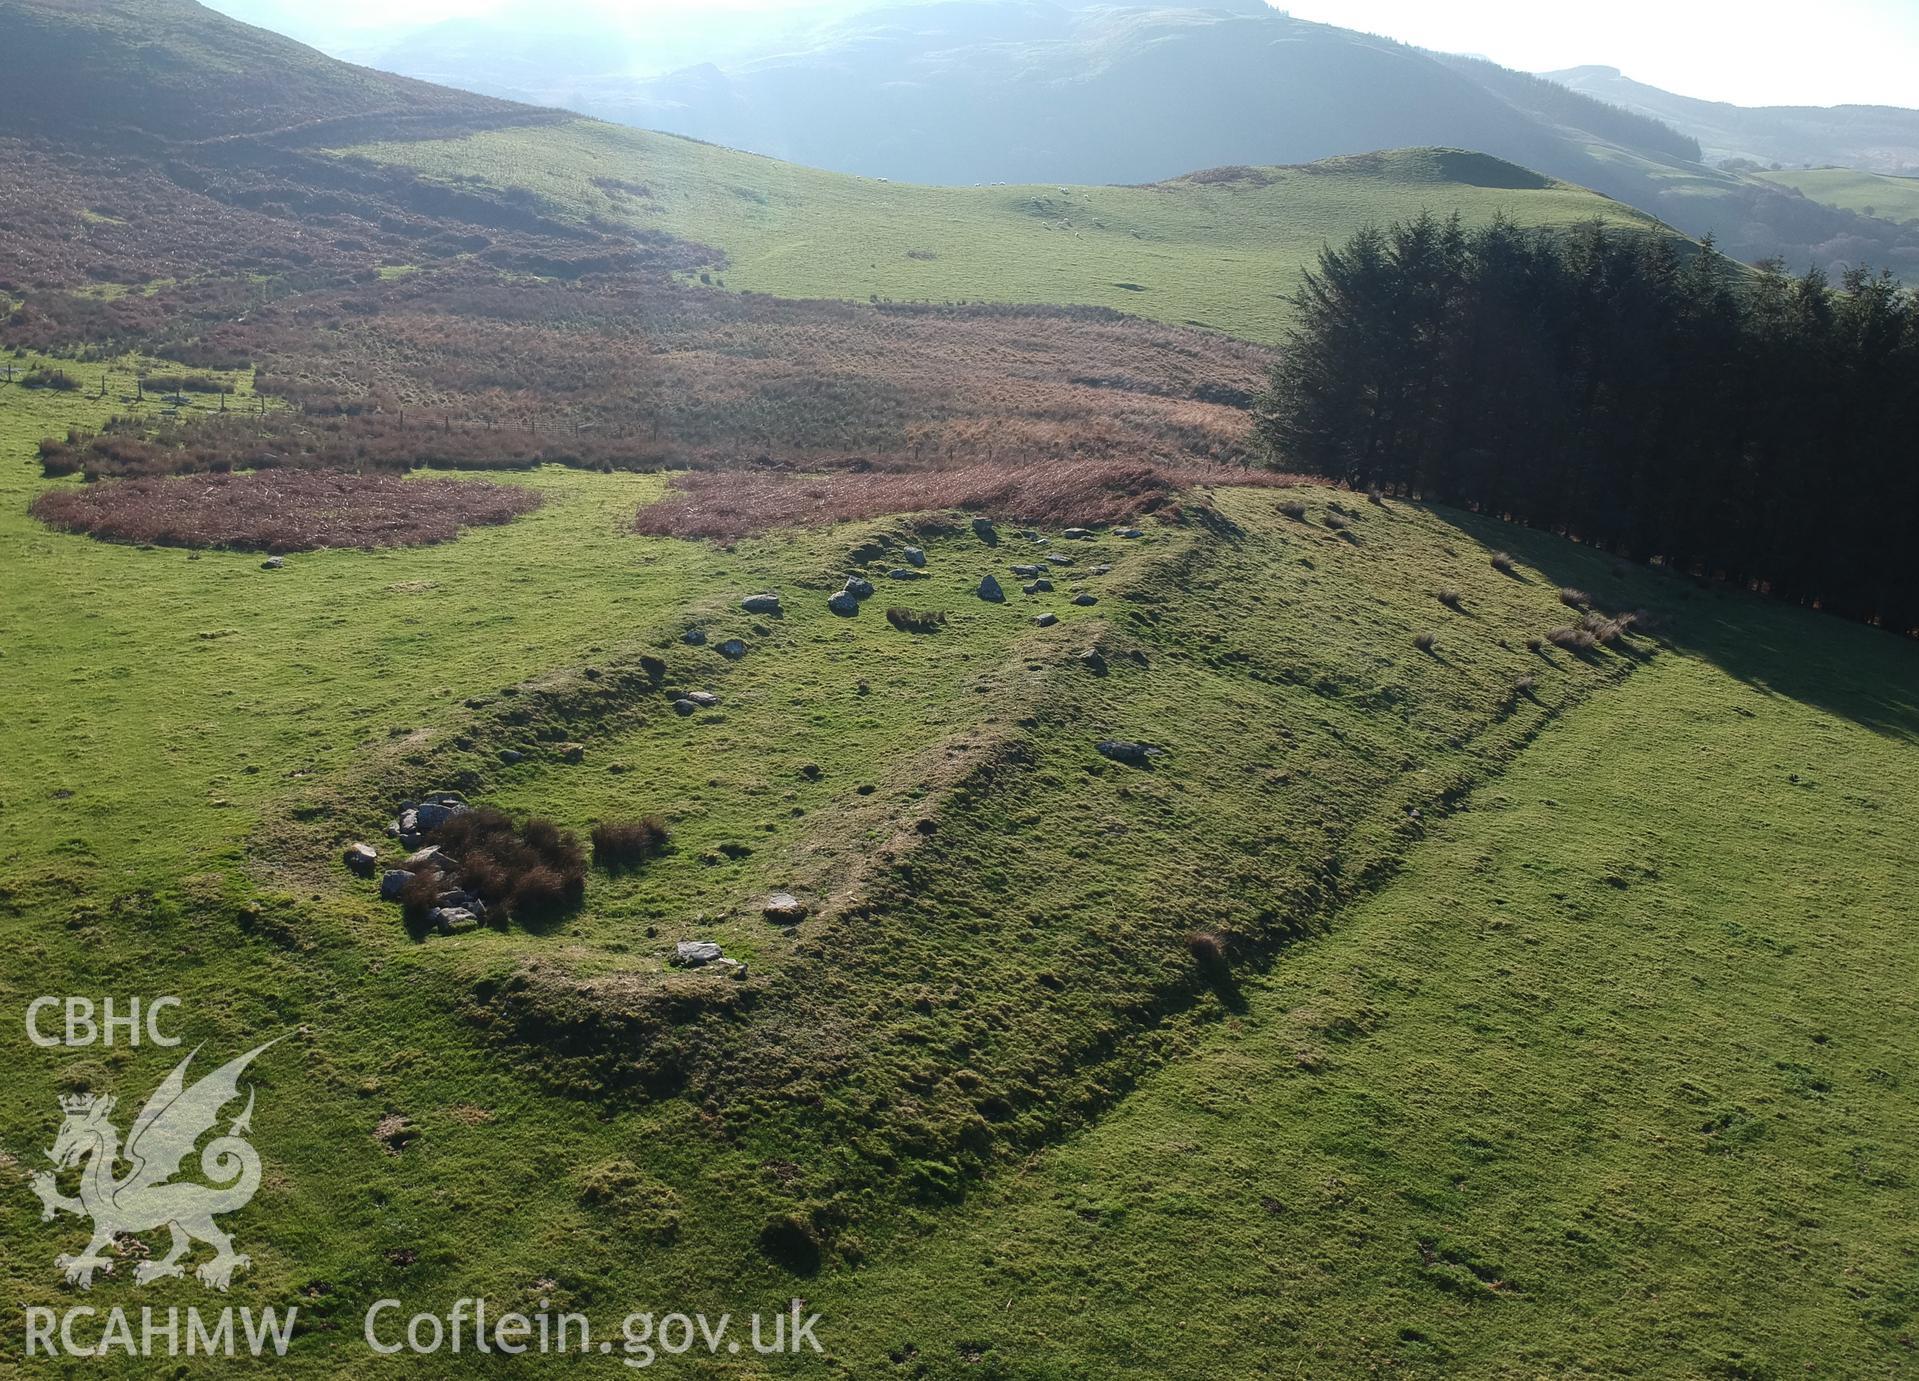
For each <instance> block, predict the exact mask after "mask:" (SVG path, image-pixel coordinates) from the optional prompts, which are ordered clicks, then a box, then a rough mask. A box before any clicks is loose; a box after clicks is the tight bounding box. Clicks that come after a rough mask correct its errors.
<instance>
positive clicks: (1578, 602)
mask: <svg viewBox="0 0 1919 1381" xmlns="http://www.w3.org/2000/svg"><path fill="white" fill-rule="evenodd" d="M1559 602H1560V603H1561V604H1563V605H1565V606H1566V607H1567V608H1568V609H1590V608H1592V604H1593V597H1592V596H1591V595H1589V594H1587V593H1586V592H1585V591H1584V590H1577V589H1574V588H1573V587H1572V586H1570V585H1566V586H1562V587H1561V588H1560V591H1559Z"/></svg>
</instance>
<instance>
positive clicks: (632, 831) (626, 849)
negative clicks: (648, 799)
mask: <svg viewBox="0 0 1919 1381" xmlns="http://www.w3.org/2000/svg"><path fill="white" fill-rule="evenodd" d="M665 848H666V825H665V823H664V822H663V821H661V820H659V819H657V818H655V817H654V816H651V815H649V816H647V817H645V818H644V819H640V820H603V821H601V822H600V823H599V824H597V825H595V826H594V827H593V865H594V866H595V867H596V868H605V869H606V870H608V871H609V872H618V871H620V870H622V869H626V868H636V867H638V866H639V865H640V864H642V863H644V862H646V860H647V859H649V858H652V857H653V856H654V855H655V854H658V853H659V852H660V851H661V850H663V849H665Z"/></svg>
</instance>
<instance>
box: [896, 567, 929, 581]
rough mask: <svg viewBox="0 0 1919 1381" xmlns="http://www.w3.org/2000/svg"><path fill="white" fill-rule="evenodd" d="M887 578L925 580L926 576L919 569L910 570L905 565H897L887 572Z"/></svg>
mask: <svg viewBox="0 0 1919 1381" xmlns="http://www.w3.org/2000/svg"><path fill="white" fill-rule="evenodd" d="M886 578H887V579H888V580H924V579H925V578H926V577H925V576H923V575H922V574H920V572H918V571H915V570H909V569H908V568H907V567H905V566H895V567H894V568H893V569H892V570H890V571H888V572H887V573H886Z"/></svg>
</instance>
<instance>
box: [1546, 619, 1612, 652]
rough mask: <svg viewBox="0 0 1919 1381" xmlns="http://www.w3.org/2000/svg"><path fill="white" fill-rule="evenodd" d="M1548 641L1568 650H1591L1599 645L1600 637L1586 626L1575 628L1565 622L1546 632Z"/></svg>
mask: <svg viewBox="0 0 1919 1381" xmlns="http://www.w3.org/2000/svg"><path fill="white" fill-rule="evenodd" d="M1546 641H1547V642H1549V643H1551V644H1552V645H1553V646H1554V647H1563V648H1565V649H1566V650H1567V651H1568V652H1582V653H1583V652H1591V651H1592V650H1593V649H1594V648H1595V647H1597V646H1598V645H1599V639H1598V638H1596V637H1594V636H1593V634H1592V633H1591V632H1590V631H1588V630H1587V629H1584V628H1574V627H1573V626H1572V625H1571V624H1564V625H1562V626H1560V627H1558V628H1555V629H1553V630H1552V631H1551V632H1549V633H1547V634H1546Z"/></svg>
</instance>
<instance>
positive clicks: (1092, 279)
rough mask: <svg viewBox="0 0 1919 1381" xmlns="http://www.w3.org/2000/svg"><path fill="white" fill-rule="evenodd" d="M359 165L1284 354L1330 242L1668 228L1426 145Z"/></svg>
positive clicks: (461, 150) (686, 145) (838, 276)
mask: <svg viewBox="0 0 1919 1381" xmlns="http://www.w3.org/2000/svg"><path fill="white" fill-rule="evenodd" d="M347 152H349V153H351V154H355V155H358V156H362V157H367V158H372V159H376V160H379V161H382V162H390V163H397V164H400V165H403V166H405V167H408V168H412V169H416V170H418V171H419V172H421V173H422V174H424V175H426V176H428V177H430V178H434V179H440V180H444V181H447V182H457V181H459V180H460V179H462V178H473V179H478V180H480V181H482V182H485V183H488V184H490V185H493V186H519V187H525V188H528V189H529V190H531V191H532V192H534V193H536V194H538V196H540V197H541V198H542V199H543V200H544V201H545V202H546V203H547V204H548V205H549V207H551V208H553V209H554V210H556V211H557V212H558V213H561V214H570V215H572V216H575V217H577V218H580V219H582V220H589V219H609V220H612V221H614V222H616V223H618V224H620V225H622V226H625V227H629V228H638V229H655V230H664V231H667V232H669V233H671V234H674V235H678V236H682V237H684V238H686V239H690V240H694V241H697V242H699V243H702V244H708V245H712V246H714V247H716V248H717V249H719V250H721V251H723V252H724V253H725V255H726V265H725V267H724V268H723V269H720V270H717V271H716V275H717V277H718V278H720V279H721V280H723V281H724V283H725V285H726V286H727V287H729V288H733V289H737V290H743V291H752V292H766V293H775V294H779V295H782V296H792V297H842V298H866V297H868V296H878V297H881V298H891V299H896V300H900V301H928V300H930V301H988V302H1055V303H1057V302H1064V303H1083V304H1090V305H1097V306H1105V307H1114V308H1118V309H1120V310H1123V311H1126V312H1131V313H1134V314H1137V315H1141V316H1147V317H1152V318H1156V319H1158V320H1161V321H1168V322H1175V323H1192V324H1198V325H1203V326H1210V327H1213V328H1215V329H1218V330H1222V331H1227V332H1230V333H1232V334H1234V335H1239V336H1243V337H1246V338H1247V339H1251V340H1256V341H1263V342H1269V343H1270V342H1276V341H1278V340H1279V339H1280V337H1281V336H1282V334H1283V333H1284V330H1285V324H1286V321H1287V317H1288V312H1289V308H1288V307H1287V305H1286V303H1285V301H1284V299H1285V298H1286V297H1287V296H1288V295H1290V294H1291V293H1292V292H1293V291H1294V289H1295V287H1296V286H1297V284H1298V280H1299V271H1300V269H1301V268H1302V267H1304V266H1305V265H1306V264H1308V263H1309V262H1311V260H1312V258H1313V256H1314V255H1316V254H1317V253H1318V252H1319V249H1320V246H1321V245H1322V244H1324V243H1325V242H1327V241H1328V240H1337V239H1340V238H1342V237H1343V236H1345V235H1347V234H1350V233H1351V231H1352V230H1353V229H1355V228H1356V227H1358V226H1359V225H1362V224H1364V223H1366V222H1369V221H1374V222H1384V221H1388V220H1391V219H1394V218H1396V217H1408V216H1414V215H1417V214H1419V212H1421V211H1427V210H1430V211H1432V212H1434V213H1436V214H1439V215H1447V214H1451V213H1452V212H1454V211H1457V212H1459V213H1460V214H1461V215H1462V216H1464V217H1465V218H1467V219H1468V220H1470V221H1474V222H1479V221H1485V220H1488V219H1491V218H1492V217H1493V216H1495V215H1501V214H1503V215H1506V216H1509V217H1510V218H1512V219H1514V220H1516V221H1519V222H1521V223H1523V224H1547V225H1570V224H1572V223H1574V222H1577V221H1581V220H1588V219H1591V218H1593V217H1595V216H1598V217H1603V218H1605V219H1607V220H1609V221H1612V222H1614V223H1616V224H1626V225H1638V226H1644V227H1648V228H1651V227H1654V226H1655V225H1656V224H1657V223H1656V222H1654V221H1652V220H1651V219H1650V218H1649V217H1646V216H1643V215H1641V214H1639V213H1638V212H1636V211H1633V210H1632V209H1631V208H1630V207H1626V206H1622V205H1619V204H1618V203H1616V202H1612V201H1609V200H1607V199H1606V198H1604V197H1600V196H1597V195H1595V194H1594V193H1591V192H1588V191H1586V190H1584V189H1583V188H1578V187H1571V186H1567V185H1565V184H1562V183H1557V182H1553V181H1552V180H1550V179H1547V178H1543V177H1540V176H1538V175H1537V174H1535V173H1531V172H1528V171H1527V170H1525V169H1523V168H1518V167H1515V166H1513V165H1512V164H1509V163H1503V162H1501V161H1500V160H1498V159H1494V158H1489V157H1486V156H1484V155H1480V154H1470V153H1461V152H1458V151H1453V150H1443V149H1411V150H1401V151H1399V152H1395V153H1384V154H1374V155H1368V156H1365V157H1358V158H1347V159H1335V160H1332V161H1330V162H1326V163H1319V164H1313V165H1310V166H1307V167H1301V168H1259V169H1253V168H1243V169H1221V170H1216V171H1214V172H1211V173H1196V174H1194V175H1192V176H1189V177H1183V178H1178V179H1175V180H1173V181H1171V182H1163V183H1156V184H1154V185H1152V186H1147V187H1062V186H1038V187H917V186H908V185H904V184H898V183H888V182H885V181H881V180H876V179H869V178H859V177H852V176H847V175H844V174H837V173H827V172H820V171H817V170H814V169H809V168H802V167H798V166H795V165H793V164H790V163H781V162H778V161H776V160H773V159H769V158H761V157H758V156H756V155H752V154H744V153H738V152H735V151H733V150H730V149H723V148H719V147H717V146H715V145H711V144H702V143H698V142H696V141H693V140H689V139H681V138H677V137H675V136H672V135H662V134H654V133H650V132H647V131H644V130H633V129H626V128H623V127H621V126H617V125H607V124H600V123H598V122H594V121H577V122H573V123H569V124H566V125H561V126H557V127H550V128H537V129H512V130H498V131H490V132H486V133H482V134H476V135H472V136H469V137H463V138H458V139H449V140H432V141H415V142H407V143H386V144H375V145H366V146H361V147H358V148H354V149H351V150H348V151H347Z"/></svg>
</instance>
